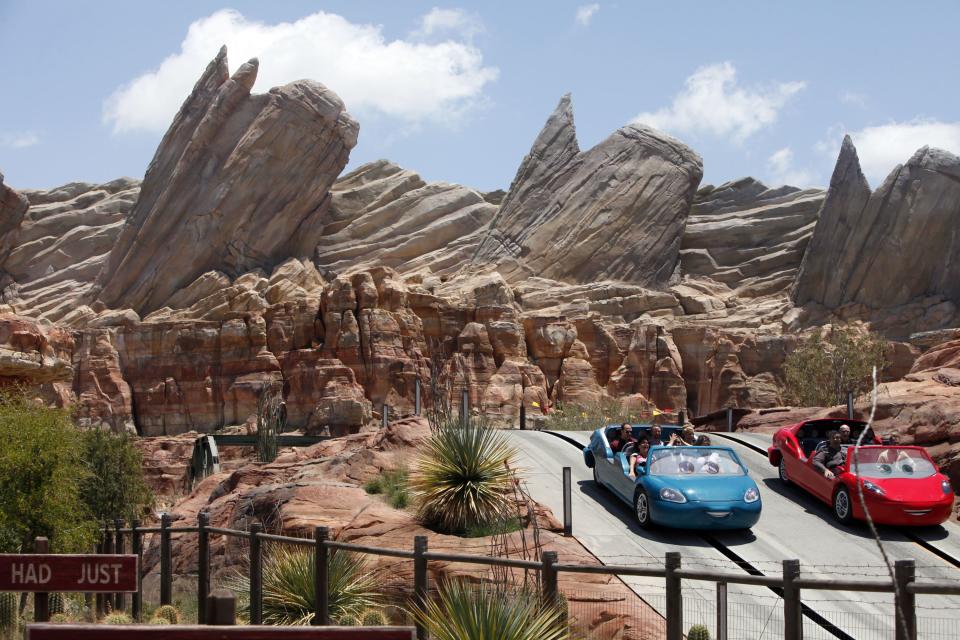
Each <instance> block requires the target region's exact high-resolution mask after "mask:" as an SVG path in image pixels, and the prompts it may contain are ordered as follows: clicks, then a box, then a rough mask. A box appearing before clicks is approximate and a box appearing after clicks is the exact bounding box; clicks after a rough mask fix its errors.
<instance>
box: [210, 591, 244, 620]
mask: <svg viewBox="0 0 960 640" xmlns="http://www.w3.org/2000/svg"><path fill="white" fill-rule="evenodd" d="M206 608H207V611H208V612H209V615H208V616H207V619H208V620H209V623H210V624H213V625H217V626H231V625H235V624H237V601H236V599H235V598H234V597H233V593H231V592H230V591H227V590H226V589H217V590H216V591H214V592H213V593H211V594H210V597H209V598H207V607H206Z"/></svg>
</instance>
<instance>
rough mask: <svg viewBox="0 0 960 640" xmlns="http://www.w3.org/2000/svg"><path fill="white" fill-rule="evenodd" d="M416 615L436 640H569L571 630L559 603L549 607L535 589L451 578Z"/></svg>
mask: <svg viewBox="0 0 960 640" xmlns="http://www.w3.org/2000/svg"><path fill="white" fill-rule="evenodd" d="M413 616H414V618H415V619H416V620H417V622H419V623H420V624H422V625H423V626H424V627H426V629H427V634H428V636H429V637H430V638H433V639H434V640H463V639H464V638H485V639H489V640H568V639H569V638H571V637H572V636H571V633H570V629H569V628H568V627H567V625H566V623H565V622H564V618H563V611H562V610H561V609H560V608H559V607H557V606H545V605H543V604H542V603H541V599H540V594H539V593H534V592H532V591H519V592H513V591H509V592H508V591H504V590H502V589H496V588H494V587H491V586H489V585H480V586H479V587H474V586H471V585H469V584H466V583H465V582H461V581H451V582H447V583H445V584H443V585H441V587H440V593H439V596H438V597H437V598H436V599H431V600H429V601H428V602H427V603H426V605H425V606H424V607H423V608H421V607H415V608H414V609H413Z"/></svg>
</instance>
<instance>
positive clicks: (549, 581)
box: [541, 551, 559, 606]
mask: <svg viewBox="0 0 960 640" xmlns="http://www.w3.org/2000/svg"><path fill="white" fill-rule="evenodd" d="M541 560H542V561H543V569H541V572H542V574H543V575H542V579H543V603H544V604H545V605H548V606H553V605H556V604H557V602H558V601H559V597H558V594H559V591H558V590H557V552H556V551H544V552H543V556H542V558H541Z"/></svg>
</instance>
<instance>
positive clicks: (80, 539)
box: [0, 391, 97, 553]
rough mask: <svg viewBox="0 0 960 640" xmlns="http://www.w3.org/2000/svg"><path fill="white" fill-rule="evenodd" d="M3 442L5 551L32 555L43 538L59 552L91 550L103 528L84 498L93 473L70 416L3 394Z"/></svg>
mask: <svg viewBox="0 0 960 640" xmlns="http://www.w3.org/2000/svg"><path fill="white" fill-rule="evenodd" d="M0 442H2V443H3V446H2V447H0V552H18V551H23V552H26V551H29V550H31V549H32V548H33V541H34V539H35V538H36V537H37V536H46V537H47V538H49V539H50V547H51V548H50V551H52V552H54V553H63V552H79V551H86V550H88V549H89V548H90V547H91V546H92V545H93V543H94V542H95V541H96V539H97V523H96V521H95V520H94V518H93V517H92V514H91V513H90V510H89V509H88V508H87V506H86V504H85V503H84V501H83V499H82V496H81V486H82V484H83V482H84V481H85V480H86V478H87V477H88V476H89V473H90V472H89V470H88V468H87V466H86V462H85V459H84V455H85V452H84V447H83V446H82V444H83V440H82V434H81V432H80V430H79V429H77V428H76V427H75V426H74V425H73V422H72V421H71V419H70V415H69V414H68V413H67V412H66V411H63V410H62V409H51V408H47V407H43V406H40V405H38V404H36V403H35V402H33V401H31V400H29V399H27V398H26V397H25V396H24V395H23V394H20V393H17V392H16V391H6V392H2V393H0Z"/></svg>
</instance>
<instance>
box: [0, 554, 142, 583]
mask: <svg viewBox="0 0 960 640" xmlns="http://www.w3.org/2000/svg"><path fill="white" fill-rule="evenodd" d="M136 590H137V556H135V555H99V554H88V555H79V554H78V555H68V554H64V555H54V554H50V555H46V554H0V591H33V592H39V593H53V592H58V593H59V592H65V591H80V592H85V593H93V592H107V593H121V592H132V591H136Z"/></svg>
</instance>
